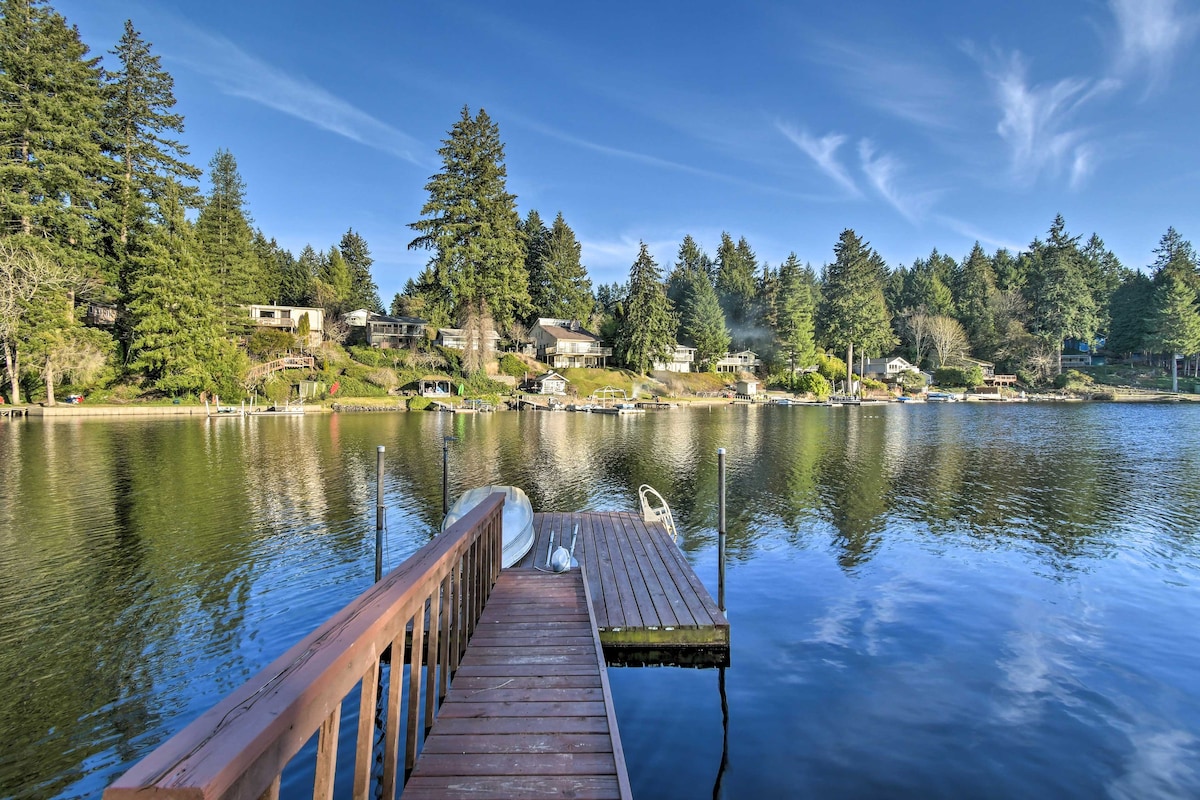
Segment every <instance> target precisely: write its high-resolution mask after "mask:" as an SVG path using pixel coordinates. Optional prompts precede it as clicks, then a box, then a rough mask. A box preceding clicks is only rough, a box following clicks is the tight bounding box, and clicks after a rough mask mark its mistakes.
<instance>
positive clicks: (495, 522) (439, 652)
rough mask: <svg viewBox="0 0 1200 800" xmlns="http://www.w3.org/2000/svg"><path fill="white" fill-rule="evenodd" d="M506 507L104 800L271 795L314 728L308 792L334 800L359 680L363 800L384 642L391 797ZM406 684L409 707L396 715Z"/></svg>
mask: <svg viewBox="0 0 1200 800" xmlns="http://www.w3.org/2000/svg"><path fill="white" fill-rule="evenodd" d="M503 506H504V495H503V494H499V493H497V494H493V495H491V496H490V497H488V498H487V499H486V500H484V501H483V502H482V503H480V504H479V505H478V506H476V508H475V509H474V510H472V511H471V512H470V513H468V514H467V515H466V516H464V517H463V518H462V519H460V520H459V521H458V522H457V523H455V524H454V525H452V526H451V527H450V528H449V529H448V530H446V531H445V532H444V533H442V534H441V535H439V536H438V537H436V538H435V539H434V540H433V541H431V542H430V543H429V544H427V545H425V546H424V547H422V548H421V549H420V550H418V551H417V552H416V553H414V554H413V555H412V556H411V557H410V558H409V559H408V560H406V561H405V562H404V563H403V564H401V565H400V566H399V567H397V568H396V569H395V570H393V571H392V572H390V573H389V574H387V575H385V576H384V578H383V580H381V581H380V582H379V583H377V584H375V585H374V586H373V587H371V589H369V590H368V591H366V592H364V593H363V594H362V595H361V596H359V598H358V599H357V600H355V601H354V602H353V603H351V604H350V605H348V606H346V607H345V608H343V609H342V610H341V611H339V612H338V613H337V614H336V615H334V616H333V618H331V619H330V620H329V621H328V622H326V623H325V624H323V625H321V627H319V628H317V630H315V631H314V632H313V633H311V634H309V635H308V636H307V637H305V638H304V639H303V640H302V641H301V642H300V643H299V644H297V645H296V646H295V647H293V648H292V649H290V650H288V651H287V652H286V653H284V654H283V655H282V656H280V657H279V658H278V659H276V660H275V661H274V662H273V663H272V664H271V665H270V666H268V667H267V668H266V669H264V670H263V671H262V672H260V673H259V674H258V675H256V676H255V677H253V678H251V679H250V680H249V681H247V682H246V683H245V684H243V685H242V686H241V687H240V688H238V689H236V690H235V691H234V692H233V693H231V694H230V695H229V696H228V697H226V698H225V699H224V700H222V701H221V702H220V703H218V704H217V705H216V706H214V707H213V708H212V709H210V710H209V711H207V712H206V713H205V714H203V715H202V716H201V717H200V718H198V719H197V720H196V721H195V722H193V723H192V724H190V725H188V726H187V727H186V728H184V729H183V730H182V731H180V732H179V733H178V734H176V735H175V736H173V737H172V738H171V739H169V740H167V741H166V742H165V743H163V744H162V745H161V746H160V747H158V749H156V750H154V751H153V752H151V753H150V754H149V755H147V756H146V757H145V758H144V759H142V760H141V761H140V762H138V763H137V764H135V765H134V766H133V767H132V768H131V769H130V770H129V771H128V772H126V773H125V774H124V775H122V776H121V777H120V778H118V779H117V780H116V781H115V782H114V783H113V784H112V786H110V787H109V788H108V789H107V790H106V791H105V792H104V798H105V800H125V798H135V797H137V798H141V797H147V796H154V797H164V798H259V797H262V798H277V797H278V796H279V787H280V775H281V774H282V772H283V769H284V767H285V766H287V764H288V762H289V761H290V760H291V759H292V757H293V756H294V755H295V754H296V753H297V752H299V751H300V749H301V748H302V747H304V745H305V744H306V743H307V742H308V741H309V739H311V737H312V735H313V734H314V733H318V731H319V733H318V741H317V756H316V758H317V765H316V779H315V784H314V787H313V797H314V798H331V797H332V796H333V782H334V774H335V770H336V767H337V745H338V732H339V729H340V723H341V709H342V703H343V701H344V700H345V699H346V697H347V696H348V695H349V694H350V693H351V692H352V691H353V690H354V688H355V687H356V686H360V685H361V687H362V700H361V705H360V708H359V720H358V738H357V747H356V748H355V755H354V797H355V798H363V799H364V800H365V798H367V797H368V795H369V794H370V793H371V768H372V752H373V749H374V740H375V708H376V702H377V698H378V695H379V692H380V681H381V673H382V668H381V665H380V661H381V658H383V656H384V654H385V652H386V651H388V650H389V649H390V652H391V654H392V665H393V666H392V669H391V672H390V678H389V680H388V686H387V699H386V702H387V712H386V722H385V725H384V735H383V741H384V762H383V776H382V781H383V786H382V789H383V794H382V796H383V797H384V798H385V799H390V798H393V797H395V795H396V789H397V786H398V785H400V784H402V783H403V779H402V778H401V776H400V767H401V763H403V770H404V772H403V776H404V777H405V778H406V777H407V775H408V773H409V772H410V771H411V770H412V768H413V765H414V764H415V763H416V758H417V749H418V746H419V744H420V743H421V742H422V741H424V739H425V736H426V734H427V733H428V731H429V728H430V727H431V726H432V725H433V719H434V715H435V714H436V711H437V706H438V704H439V703H440V701H441V700H443V699H444V698H445V696H446V691H447V689H448V687H449V680H450V677H451V676H452V675H453V674H454V672H455V671H456V670H457V669H458V663H459V659H460V658H461V657H462V654H463V653H464V652H465V651H466V647H467V642H468V640H469V639H470V637H471V634H472V632H473V631H474V629H475V625H476V624H477V622H478V620H479V616H480V614H481V613H482V612H483V607H484V605H485V604H486V602H487V598H488V595H489V594H490V593H491V590H492V586H493V585H494V584H495V582H496V579H497V578H498V577H499V575H500V557H501V511H502V509H503ZM410 637H411V639H410ZM408 640H410V641H411V647H410V648H409V652H410V655H409V657H408V659H407V661H406V659H405V657H404V654H405V652H406V650H405V643H406V641H408ZM405 661H406V663H408V664H409V665H410V666H409V674H408V677H407V680H406V679H405V677H404V675H403V670H402V669H401V667H400V664H401V662H405ZM405 684H407V692H408V694H407V698H408V708H407V711H408V713H407V714H406V719H404V720H401V718H400V712H401V708H402V700H403V699H404V692H405V689H406V687H405ZM422 686H424V691H423V692H422ZM422 700H423V702H422ZM422 709H423V710H424V713H423V715H422ZM422 716H424V723H425V724H424V726H423V727H422V726H420V718H421V717H422ZM402 726H403V727H404V732H403V738H402V733H401V727H402ZM402 743H403V747H404V753H403V756H401V753H400V748H401V745H402ZM401 759H403V761H401Z"/></svg>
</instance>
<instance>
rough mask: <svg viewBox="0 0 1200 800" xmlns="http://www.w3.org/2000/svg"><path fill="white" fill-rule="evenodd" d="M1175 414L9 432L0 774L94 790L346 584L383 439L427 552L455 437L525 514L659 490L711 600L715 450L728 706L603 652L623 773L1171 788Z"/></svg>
mask: <svg viewBox="0 0 1200 800" xmlns="http://www.w3.org/2000/svg"><path fill="white" fill-rule="evenodd" d="M1197 421H1200V410H1194V409H1192V408H1183V407H1168V408H1163V407H1123V406H1115V405H1109V406H1087V407H1080V406H1073V407H1038V406H1027V407H1017V406H973V405H962V406H941V407H939V406H908V407H901V406H897V407H881V408H858V409H853V408H842V409H821V408H751V407H745V406H737V407H714V408H711V409H697V410H690V411H689V410H679V411H674V412H665V413H648V414H645V415H639V416H636V417H628V416H593V415H584V414H569V413H561V414H546V413H521V414H494V415H441V414H408V415H406V414H379V415H374V414H361V415H349V414H347V415H332V416H315V417H304V418H294V417H289V418H274V419H252V420H221V421H217V422H209V421H207V420H195V419H180V420H148V421H137V420H81V419H74V420H72V419H64V420H50V421H39V420H26V421H14V422H10V423H5V424H2V425H0V681H2V683H3V686H4V687H5V690H6V691H5V697H4V699H3V700H2V701H0V731H3V735H4V737H5V742H6V745H5V747H4V748H3V751H2V752H0V796H6V797H7V796H12V797H21V798H25V797H29V798H33V797H47V796H63V797H70V796H94V795H96V794H98V793H99V791H100V789H101V788H102V787H103V786H104V785H105V784H106V783H107V782H108V781H109V780H111V778H112V777H114V776H115V774H116V773H118V772H120V771H121V770H122V769H123V768H124V767H126V766H128V765H129V763H131V762H132V761H133V760H136V758H137V757H139V756H140V755H141V754H143V753H145V752H147V751H148V750H149V749H151V748H152V747H153V746H154V745H155V744H156V743H158V742H160V741H162V740H163V739H164V738H165V737H166V736H168V735H170V733H172V732H174V731H176V730H178V729H179V728H180V727H182V726H183V725H184V724H185V723H186V722H187V721H189V720H190V719H192V718H193V717H195V716H196V715H197V714H199V713H200V712H201V711H202V710H204V709H205V708H207V707H208V706H209V705H211V704H212V703H213V702H215V701H216V700H217V699H219V697H220V696H222V695H223V694H225V693H226V692H227V691H229V690H230V689H231V688H232V687H234V686H235V685H237V684H238V683H240V682H241V681H243V680H245V679H246V678H247V677H248V676H249V675H251V674H252V673H253V672H255V671H256V670H257V669H259V668H261V667H262V666H263V665H265V664H266V663H268V662H269V661H270V660H271V659H272V658H274V657H275V656H277V655H278V654H279V653H281V652H282V651H283V650H285V649H286V648H287V647H288V646H289V645H290V644H292V643H294V642H295V641H296V640H297V639H298V638H299V637H301V636H302V635H303V634H304V633H306V632H307V631H309V630H311V629H312V628H313V627H315V626H316V625H317V624H318V623H319V622H320V621H322V620H323V619H325V618H326V617H327V616H329V614H331V613H332V612H333V611H334V610H336V609H337V608H339V607H341V606H342V605H344V604H345V603H346V602H348V601H349V600H350V599H352V598H353V597H354V596H356V595H357V594H358V593H359V592H361V591H362V590H363V589H364V588H366V586H367V584H368V583H369V581H370V577H371V575H372V572H373V564H374V550H373V546H374V503H375V448H376V446H377V445H381V444H382V445H384V446H385V447H386V496H385V501H386V504H387V515H388V516H387V533H386V537H385V542H386V548H387V550H386V553H385V565H386V566H387V567H391V566H395V565H396V564H397V563H399V561H400V560H402V559H403V558H404V557H405V556H406V555H408V554H409V553H411V552H412V551H413V550H415V549H416V548H417V547H420V546H421V545H422V544H423V543H425V542H426V541H428V540H429V538H430V537H431V536H432V535H433V533H434V531H436V529H437V526H438V522H439V520H440V516H441V479H442V474H441V470H442V462H441V447H442V438H443V437H444V436H447V435H452V436H455V437H457V441H456V442H452V443H451V445H450V447H451V450H450V480H451V492H452V494H457V493H458V492H460V491H462V490H463V489H465V488H469V487H471V486H476V485H481V484H485V483H514V484H518V485H521V486H523V487H524V488H525V489H526V491H527V492H528V494H529V496H530V498H531V500H532V501H533V504H534V506H535V508H536V509H537V510H574V509H579V510H610V509H621V510H632V509H634V508H635V506H636V502H637V500H636V490H637V487H638V485H640V484H641V483H649V484H651V485H653V486H655V487H656V488H658V489H659V490H660V491H661V492H662V493H663V494H664V495H665V496H666V497H667V498H668V499H669V500H670V502H671V504H672V506H673V507H674V509H675V513H676V519H677V522H678V525H679V528H680V531H681V533H682V535H683V538H682V541H681V546H682V547H683V548H684V550H685V551H686V552H687V553H688V556H689V558H690V559H691V560H692V561H693V563H694V564H695V566H696V569H697V571H698V573H699V574H700V575H701V577H702V578H703V579H704V580H705V581H706V582H707V583H709V585H710V586H712V587H713V588H715V574H716V566H715V557H714V549H715V541H716V530H715V528H716V513H717V497H716V494H717V474H716V470H717V465H716V450H717V448H718V447H725V448H727V451H728V454H729V455H728V477H729V482H728V483H729V486H728V492H729V497H728V510H729V513H728V532H729V542H728V544H729V557H730V561H731V565H730V573H729V576H730V584H729V587H728V591H729V606H730V608H731V610H732V618H733V621H734V633H733V642H734V652H733V658H732V663H733V665H732V667H731V669H730V671H729V672H728V675H727V685H726V690H727V695H728V706H727V709H726V710H727V713H728V722H727V726H723V725H722V708H721V705H720V703H719V694H718V691H717V689H718V686H717V680H718V678H717V675H716V674H715V673H713V672H692V671H682V672H680V671H675V670H636V669H616V670H613V674H612V678H613V686H614V692H615V694H616V697H617V703H618V715H619V719H620V723H621V728H622V737H623V739H624V740H625V746H626V753H627V756H628V757H629V759H630V770H631V774H632V775H633V776H634V781H635V788H636V789H637V790H638V792H639V793H641V794H644V795H647V796H664V797H666V796H677V797H685V796H696V795H697V794H707V793H708V792H711V791H713V789H714V787H713V781H714V779H715V778H716V775H717V774H718V769H719V768H720V767H721V766H722V765H723V764H724V763H726V762H725V759H726V756H727V759H728V760H727V769H725V770H724V771H723V772H722V773H721V778H720V780H721V784H722V788H723V789H724V791H725V792H726V793H728V794H729V795H730V796H755V795H778V794H788V793H794V792H796V791H799V788H798V787H802V788H803V790H804V791H805V792H806V793H813V794H834V795H855V794H857V795H871V794H905V793H916V794H923V795H939V794H940V795H943V796H954V795H956V794H957V795H962V794H975V795H978V794H981V792H980V791H979V790H980V787H981V786H992V787H995V794H998V795H1004V796H1014V795H1020V794H1047V793H1049V792H1051V791H1054V792H1057V793H1062V794H1064V795H1074V796H1092V795H1096V794H1103V793H1109V794H1112V795H1114V796H1146V795H1154V794H1170V793H1171V792H1175V793H1176V794H1188V793H1193V794H1194V793H1197V792H1200V786H1198V785H1197V784H1198V783H1200V779H1198V778H1197V776H1196V773H1195V772H1194V766H1189V765H1194V764H1195V763H1196V762H1197V759H1196V756H1197V755H1198V753H1197V736H1198V735H1200V707H1198V704H1197V700H1196V694H1197V693H1196V692H1195V687H1196V686H1198V685H1200V666H1198V664H1197V656H1196V653H1197V652H1200V637H1198V635H1197V633H1196V631H1195V629H1194V625H1193V624H1192V622H1191V620H1192V618H1193V617H1194V616H1195V615H1196V613H1197V612H1200V595H1198V589H1197V586H1198V585H1200V580H1198V578H1200V557H1198V555H1200V547H1198V545H1197V524H1196V520H1197V519H1198V518H1200V480H1198V478H1200V426H1198V425H1197V424H1196V422H1197ZM726 735H727V736H728V739H726ZM723 744H724V746H723ZM1061 753H1068V754H1069V756H1070V759H1069V764H1068V765H1067V766H1063V765H1061V764H1058V763H1057V762H1055V761H1054V759H1056V758H1057V757H1058V756H1056V755H1054V754H1061ZM1051 762H1054V763H1051ZM780 765H786V766H780ZM864 765H869V766H864ZM1189 770H1192V771H1189ZM1192 790H1194V791H1192ZM982 794H987V792H986V791H984V792H982Z"/></svg>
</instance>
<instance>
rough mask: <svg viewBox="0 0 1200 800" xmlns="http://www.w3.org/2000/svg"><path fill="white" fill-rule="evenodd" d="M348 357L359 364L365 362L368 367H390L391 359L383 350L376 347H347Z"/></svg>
mask: <svg viewBox="0 0 1200 800" xmlns="http://www.w3.org/2000/svg"><path fill="white" fill-rule="evenodd" d="M347 352H348V353H349V354H350V357H351V358H353V359H354V360H355V361H357V362H358V363H360V364H366V365H367V366H370V367H390V366H391V365H392V359H391V358H389V357H388V356H387V355H386V354H385V353H384V351H383V350H381V349H380V348H378V347H365V346H362V345H358V346H356V347H351V348H348V349H347Z"/></svg>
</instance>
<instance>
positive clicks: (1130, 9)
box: [1109, 0, 1200, 90]
mask: <svg viewBox="0 0 1200 800" xmlns="http://www.w3.org/2000/svg"><path fill="white" fill-rule="evenodd" d="M1177 6H1178V4H1177V3H1176V0H1109V7H1110V8H1111V9H1112V13H1113V17H1115V18H1116V22H1117V33H1118V35H1119V37H1120V44H1119V50H1118V55H1117V64H1116V66H1117V71H1118V72H1119V73H1127V72H1131V71H1133V70H1137V69H1145V70H1146V72H1147V73H1148V75H1149V81H1150V84H1149V89H1150V90H1153V89H1157V88H1161V86H1162V85H1163V84H1164V83H1165V82H1166V80H1167V77H1168V75H1169V73H1170V71H1171V64H1172V62H1173V61H1174V60H1175V54H1176V53H1177V52H1179V50H1180V49H1181V48H1182V47H1183V46H1184V45H1185V44H1186V43H1187V42H1188V40H1189V39H1191V38H1192V37H1194V36H1195V34H1196V31H1197V28H1198V27H1200V18H1198V17H1197V16H1196V15H1194V14H1184V13H1181V12H1180V10H1179V9H1178V7H1177Z"/></svg>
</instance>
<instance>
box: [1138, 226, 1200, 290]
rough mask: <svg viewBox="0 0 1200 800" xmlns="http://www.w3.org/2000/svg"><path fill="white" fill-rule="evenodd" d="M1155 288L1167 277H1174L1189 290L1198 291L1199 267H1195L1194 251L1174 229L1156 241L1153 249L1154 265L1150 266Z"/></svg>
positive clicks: (1199, 285)
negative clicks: (1156, 243) (1156, 244)
mask: <svg viewBox="0 0 1200 800" xmlns="http://www.w3.org/2000/svg"><path fill="white" fill-rule="evenodd" d="M1150 273H1151V275H1153V276H1154V282H1155V285H1156V286H1161V285H1162V283H1163V282H1164V281H1165V280H1166V278H1167V277H1169V276H1171V275H1174V276H1175V277H1177V278H1179V279H1180V280H1181V281H1183V282H1184V283H1185V284H1187V285H1188V287H1189V288H1191V289H1193V290H1200V267H1198V266H1197V261H1196V251H1195V249H1193V248H1192V243H1191V242H1189V241H1188V240H1187V239H1184V238H1183V237H1182V236H1180V235H1179V232H1178V231H1177V230H1175V228H1174V227H1170V228H1167V232H1166V233H1164V234H1163V235H1162V238H1161V239H1159V240H1158V247H1156V248H1154V263H1153V264H1152V265H1150Z"/></svg>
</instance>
